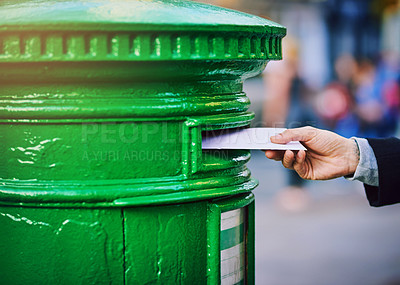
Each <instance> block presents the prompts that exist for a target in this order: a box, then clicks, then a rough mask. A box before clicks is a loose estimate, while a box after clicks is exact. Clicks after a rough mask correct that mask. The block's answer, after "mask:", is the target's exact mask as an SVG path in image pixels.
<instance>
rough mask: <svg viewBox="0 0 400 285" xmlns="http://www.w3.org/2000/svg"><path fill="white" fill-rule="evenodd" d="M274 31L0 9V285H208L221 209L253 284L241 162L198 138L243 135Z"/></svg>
mask: <svg viewBox="0 0 400 285" xmlns="http://www.w3.org/2000/svg"><path fill="white" fill-rule="evenodd" d="M284 35H285V28H284V27H282V26H280V25H278V24H275V23H273V22H270V21H268V20H264V19H261V18H258V17H254V16H251V15H247V14H243V13H239V12H235V11H232V10H227V9H222V8H217V7H213V6H209V5H204V4H199V3H195V2H190V1H172V0H171V1H133V0H132V1H123V0H120V1H112V0H108V1H106V0H90V1H89V0H87V1H17V0H15V1H2V2H1V3H0V157H2V162H1V163H0V228H1V231H2V234H1V235H0V239H1V242H0V244H1V245H0V268H1V269H0V270H1V276H2V283H4V284H73V283H77V284H145V283H146V284H204V283H208V284H216V283H219V280H220V277H221V276H220V259H219V250H220V239H221V237H220V228H219V226H220V224H219V223H220V217H221V211H228V210H229V209H228V208H229V207H231V209H233V208H240V207H246V219H247V222H246V225H247V229H246V231H247V234H246V236H245V238H244V240H245V241H246V256H247V257H246V258H247V259H246V281H247V283H248V284H252V283H254V243H253V241H254V216H253V214H252V213H253V211H254V210H252V209H253V207H254V206H253V205H254V204H252V199H253V198H252V194H251V192H250V191H251V190H252V189H254V188H255V187H256V185H257V182H256V181H255V180H254V179H252V178H251V177H250V172H249V170H248V169H247V168H246V165H245V164H246V162H247V161H248V160H249V159H250V154H249V152H248V151H245V150H229V151H217V150H215V151H213V150H207V151H203V150H202V149H201V137H202V132H205V131H216V130H220V129H224V128H239V127H246V126H248V125H249V123H250V121H251V120H252V118H253V114H252V113H249V112H247V108H248V106H249V104H250V102H249V100H248V98H247V97H246V95H245V94H244V93H243V91H242V83H243V80H245V79H246V78H248V77H251V76H255V75H257V74H258V73H260V72H261V71H262V70H263V68H264V67H265V65H266V64H267V62H268V61H269V60H277V59H280V58H281V38H282V37H283V36H284ZM249 193H250V194H249ZM238 195H239V196H238ZM229 197H233V198H229ZM221 199H222V200H221ZM224 201H225V202H224ZM229 201H230V202H229ZM232 201H233V202H232ZM222 205H230V206H229V207H228V206H222ZM224 207H225V208H224ZM226 207H228V208H226ZM221 209H223V210H221ZM3 280H4V282H3Z"/></svg>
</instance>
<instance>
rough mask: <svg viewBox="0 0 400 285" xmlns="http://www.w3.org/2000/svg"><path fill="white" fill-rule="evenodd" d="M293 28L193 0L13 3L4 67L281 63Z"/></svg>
mask: <svg viewBox="0 0 400 285" xmlns="http://www.w3.org/2000/svg"><path fill="white" fill-rule="evenodd" d="M285 34H286V29H285V27H283V26H281V25H279V24H276V23H274V22H272V21H269V20H266V19H263V18H260V17H257V16H252V15H248V14H245V13H241V12H237V11H233V10H229V9H224V8H220V7H215V6H211V5H206V4H202V3H197V2H192V1H185V0H35V1H33V0H30V1H29V0H5V1H2V2H0V63H1V62H44V61H46V62H47V61H165V60H235V59H238V60H247V59H260V60H279V59H281V58H282V53H281V39H282V38H283V37H284V36H285Z"/></svg>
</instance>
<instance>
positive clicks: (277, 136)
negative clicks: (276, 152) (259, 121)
mask: <svg viewBox="0 0 400 285" xmlns="http://www.w3.org/2000/svg"><path fill="white" fill-rule="evenodd" d="M274 138H275V139H276V140H281V139H283V136H282V135H281V134H278V135H276V136H275V137H274Z"/></svg>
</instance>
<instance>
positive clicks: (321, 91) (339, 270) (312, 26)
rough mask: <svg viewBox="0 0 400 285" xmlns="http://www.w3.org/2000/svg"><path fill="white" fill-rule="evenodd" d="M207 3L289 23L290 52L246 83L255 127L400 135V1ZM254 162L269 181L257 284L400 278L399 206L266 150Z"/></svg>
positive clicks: (259, 204) (264, 184) (261, 202)
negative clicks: (294, 166)
mask: <svg viewBox="0 0 400 285" xmlns="http://www.w3.org/2000/svg"><path fill="white" fill-rule="evenodd" d="M201 2H206V3H210V4H214V5H217V6H223V7H228V8H232V9H235V10H239V11H243V12H248V13H251V14H254V15H258V16H261V17H265V18H268V19H271V20H273V21H275V22H278V23H280V24H282V25H284V26H286V27H287V32H288V33H287V36H286V38H285V39H284V41H283V56H284V60H283V61H280V62H271V63H269V64H268V66H267V68H266V70H265V71H264V73H263V74H261V75H260V76H259V77H257V78H253V79H249V80H247V81H246V82H245V85H244V89H245V90H244V91H245V92H246V93H247V95H248V96H249V97H250V99H251V101H252V107H251V110H252V111H254V112H255V113H256V118H255V120H254V122H253V126H254V127H262V126H267V127H282V126H284V127H300V126H303V125H312V126H316V127H321V128H325V129H330V130H333V131H335V132H338V133H339V134H341V135H343V136H346V137H351V136H359V137H387V136H396V135H398V134H399V133H400V131H399V129H400V128H399V124H398V123H399V111H400V87H399V86H400V69H399V67H400V61H399V58H400V57H399V55H400V0H214V1H212V0H205V1H201ZM249 168H250V169H251V171H252V174H253V177H255V178H257V179H259V181H260V186H259V187H258V188H257V189H256V191H255V195H256V283H257V284H267V285H268V284H271V285H279V284H282V285H291V284H305V285H314V284H316V285H323V284H340V285H344V284H362V285H366V284H377V285H378V284H379V285H380V284H383V285H389V284H390V285H394V284H400V205H394V206H387V207H383V208H371V207H370V206H369V205H368V202H367V200H366V198H365V195H364V190H363V186H362V184H361V183H359V182H350V181H346V180H345V179H343V178H341V179H336V180H333V181H324V182H304V181H302V180H300V179H299V178H298V177H297V175H296V174H295V173H292V172H291V171H289V170H286V169H284V168H283V167H282V166H281V165H280V164H279V163H277V162H275V161H269V160H267V159H266V158H265V157H264V154H263V153H262V152H261V151H258V152H253V155H252V159H251V161H250V163H249ZM399 191H400V186H399Z"/></svg>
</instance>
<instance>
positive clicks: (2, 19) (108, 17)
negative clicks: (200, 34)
mask: <svg viewBox="0 0 400 285" xmlns="http://www.w3.org/2000/svg"><path fill="white" fill-rule="evenodd" d="M15 26H18V27H19V28H20V29H22V28H23V29H24V30H26V29H28V30H29V29H35V27H37V26H40V29H41V30H43V28H44V29H48V30H53V29H55V28H56V29H62V30H86V29H97V30H98V29H100V30H113V29H118V30H120V31H121V30H124V29H126V30H130V31H132V30H143V29H144V30H146V29H154V27H155V26H158V28H162V29H165V30H171V29H180V30H182V29H183V30H187V29H189V28H191V29H195V30H199V31H201V30H202V29H205V28H210V27H211V28H213V29H214V30H215V31H218V30H221V31H227V30H233V31H246V30H247V29H248V28H252V29H253V30H254V29H257V28H258V29H259V32H262V30H263V29H266V28H269V29H271V28H272V29H278V30H283V31H284V27H282V26H281V25H279V24H277V23H274V22H272V21H269V20H266V19H263V18H260V17H256V16H252V15H249V14H245V13H241V12H238V11H234V10H229V9H225V8H220V7H216V6H212V5H207V4H202V3H197V2H192V1H182V0H57V1H54V0H52V1H50V0H37V1H28V0H6V1H2V2H1V4H0V29H2V30H5V29H10V28H11V27H14V28H15Z"/></svg>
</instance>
